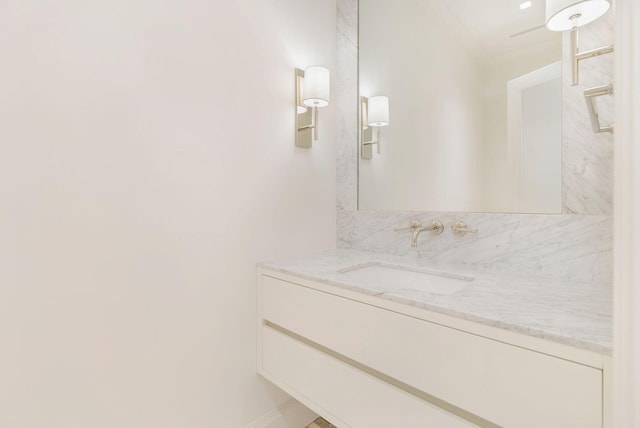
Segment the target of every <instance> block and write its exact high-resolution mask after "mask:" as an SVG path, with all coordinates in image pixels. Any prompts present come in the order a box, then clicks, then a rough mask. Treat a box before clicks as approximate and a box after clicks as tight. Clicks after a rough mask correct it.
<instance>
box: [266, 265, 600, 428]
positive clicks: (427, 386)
mask: <svg viewBox="0 0 640 428" xmlns="http://www.w3.org/2000/svg"><path fill="white" fill-rule="evenodd" d="M262 317H263V318H264V319H265V320H268V321H269V322H272V323H273V324H276V325H279V326H281V327H283V328H285V329H287V330H290V331H292V332H294V333H296V334H299V335H300V336H303V337H305V338H308V339H309V340H311V341H313V342H315V343H318V344H320V345H322V346H325V347H327V348H329V349H332V350H334V351H335V352H337V353H339V354H342V355H344V356H346V357H348V358H350V359H353V360H355V361H358V362H360V363H362V364H364V365H366V366H368V367H370V368H372V369H374V370H377V371H379V372H381V373H384V374H386V375H388V376H391V377H393V378H395V379H397V380H399V381H401V382H404V383H406V384H408V385H411V386H413V387H415V388H417V389H419V390H422V391H424V392H426V393H428V394H430V395H433V396H435V397H437V398H439V399H442V400H444V401H446V402H449V403H451V404H453V405H454V406H457V407H460V408H462V409H465V410H466V411H468V412H471V413H473V414H476V415H478V416H480V417H481V418H484V419H486V420H489V421H492V422H493V423H495V424H498V425H501V426H505V427H518V428H519V427H524V428H528V427H531V428H540V427H545V428H553V427H557V428H573V427H575V428H596V427H599V428H601V427H602V371H601V370H597V369H594V368H591V367H587V366H584V365H580V364H576V363H573V362H570V361H566V360H563V359H559V358H555V357H551V356H548V355H545V354H541V353H538V352H534V351H530V350H527V349H523V348H519V347H516V346H512V345H509V344H505V343H502V342H497V341H494V340H491V339H487V338H485V337H480V336H477V335H474V334H469V333H466V332H463V331H460V330H456V329H452V328H449V327H445V326H442V325H438V324H434V323H430V322H427V321H424V320H419V319H416V318H412V317H409V316H406V315H402V314H398V313H395V312H391V311H388V310H385V309H381V308H378V307H375V306H371V305H367V304H364V303H360V302H356V301H353V300H349V299H346V298H343V297H338V296H335V295H332V294H328V293H324V292H320V291H317V290H313V289H310V288H307V287H303V286H300V285H296V284H292V283H289V282H286V281H282V280H279V279H275V278H272V277H269V276H263V277H262Z"/></svg>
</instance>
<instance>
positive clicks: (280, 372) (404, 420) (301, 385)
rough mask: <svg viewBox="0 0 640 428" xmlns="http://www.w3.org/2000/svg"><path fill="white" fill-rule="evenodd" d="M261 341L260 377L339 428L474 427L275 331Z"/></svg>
mask: <svg viewBox="0 0 640 428" xmlns="http://www.w3.org/2000/svg"><path fill="white" fill-rule="evenodd" d="M262 337H263V367H262V374H263V375H264V376H265V377H267V378H268V379H270V380H271V381H273V382H274V383H276V385H279V386H280V387H281V388H283V389H284V390H285V391H287V392H289V393H290V394H292V395H294V396H296V397H298V398H300V399H301V400H302V401H303V404H305V405H306V406H307V407H309V408H311V409H313V410H314V411H315V412H316V413H319V414H320V415H321V416H323V417H325V418H326V419H328V420H331V421H332V422H333V423H334V424H336V425H338V426H339V427H340V428H347V427H354V428H359V427H367V428H376V427H381V428H382V427H403V428H404V427H424V426H432V427H446V428H471V427H475V426H476V425H475V424H472V423H470V422H467V421H466V420H464V419H461V418H458V417H457V416H455V415H452V414H450V413H448V412H446V411H444V410H442V409H440V408H438V407H436V406H433V405H431V404H429V403H427V402H425V401H423V400H420V399H418V398H416V397H414V396H413V395H411V394H409V393H407V392H405V391H403V390H401V389H398V388H395V387H394V386H392V385H389V384H388V383H386V382H384V381H382V380H380V379H378V378H376V377H374V376H371V375H369V374H367V373H365V372H362V371H360V370H358V369H356V368H354V367H352V366H350V365H349V364H346V363H344V362H343V361H340V360H339V359H337V358H334V357H332V356H330V355H327V354H326V353H324V352H321V351H319V350H317V349H315V348H313V347H311V346H309V345H306V344H304V343H302V342H300V341H298V340H295V339H293V338H292V337H290V336H288V335H286V334H284V333H282V332H279V331H277V330H275V329H273V328H270V327H268V326H264V327H262ZM363 391H366V394H363ZM302 397H304V398H302ZM327 409H331V413H328V412H327Z"/></svg>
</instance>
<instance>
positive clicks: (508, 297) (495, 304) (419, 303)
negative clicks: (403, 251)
mask: <svg viewBox="0 0 640 428" xmlns="http://www.w3.org/2000/svg"><path fill="white" fill-rule="evenodd" d="M371 262H374V263H382V264H385V265H387V266H400V267H414V268H422V269H429V270H432V271H440V272H447V273H450V274H458V275H460V274H462V275H465V276H469V277H473V278H474V280H473V281H472V282H471V283H470V284H469V286H467V287H464V288H463V289H462V290H460V291H458V292H456V293H453V294H449V295H445V294H437V293H432V292H428V291H426V290H421V289H419V288H417V287H406V288H402V287H398V286H394V287H390V286H388V285H384V284H383V283H375V282H373V281H371V282H369V283H368V284H364V283H362V282H360V281H358V280H357V279H354V277H353V276H350V275H349V274H348V273H341V272H340V270H343V269H345V268H349V267H352V266H356V265H362V264H365V263H371ZM259 266H260V267H263V268H265V269H270V270H274V271H277V272H282V273H287V274H290V275H294V276H297V277H300V278H304V279H308V280H312V281H317V282H321V283H324V284H328V285H332V286H337V287H341V288H345V289H349V290H353V291H357V292H360V293H363V294H368V295H373V296H377V297H380V298H382V299H387V300H391V301H395V302H399V303H404V304H408V305H412V306H415V307H418V308H422V309H427V310H430V311H434V312H439V313H443V314H446V315H450V316H454V317H457V318H463V319H467V320H470V321H475V322H478V323H482V324H486V325H490V326H493V327H498V328H502V329H506V330H511V331H514V332H518V333H523V334H527V335H529V336H534V337H538V338H542V339H546V340H550V341H553V342H557V343H562V344H565V345H569V346H573V347H576V348H581V349H586V350H590V351H594V352H598V353H601V354H610V353H611V341H612V325H611V322H612V321H611V319H612V308H613V305H612V295H611V294H612V293H611V287H610V284H609V283H602V284H601V283H596V282H592V283H588V284H584V283H575V282H568V281H558V280H550V279H549V278H536V277H524V276H518V275H514V274H507V273H504V272H501V273H497V272H495V271H490V270H474V269H469V268H466V269H465V268H460V267H459V266H452V265H448V266H447V265H443V264H437V263H433V262H426V261H425V258H424V257H419V256H416V255H410V256H407V257H398V256H390V255H384V254H376V253H369V252H362V251H354V250H332V251H325V252H320V253H316V254H311V255H306V256H299V257H292V258H288V259H284V260H278V261H270V262H264V263H260V264H259Z"/></svg>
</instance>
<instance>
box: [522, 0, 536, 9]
mask: <svg viewBox="0 0 640 428" xmlns="http://www.w3.org/2000/svg"><path fill="white" fill-rule="evenodd" d="M531 6H533V3H531V2H530V1H526V2H524V3H520V9H521V10H525V9H529V8H530V7H531Z"/></svg>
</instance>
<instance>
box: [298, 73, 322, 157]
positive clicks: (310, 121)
mask: <svg viewBox="0 0 640 428" xmlns="http://www.w3.org/2000/svg"><path fill="white" fill-rule="evenodd" d="M303 82H304V70H300V69H299V68H296V146H297V147H303V148H305V149H310V148H311V147H312V145H313V140H314V135H313V132H314V131H316V123H317V119H318V117H317V114H316V113H317V111H318V109H309V108H307V107H306V106H305V105H304V104H303V103H302V84H303ZM313 110H315V112H314V111H313ZM316 132H317V131H316ZM315 137H316V138H317V133H316V135H315Z"/></svg>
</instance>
